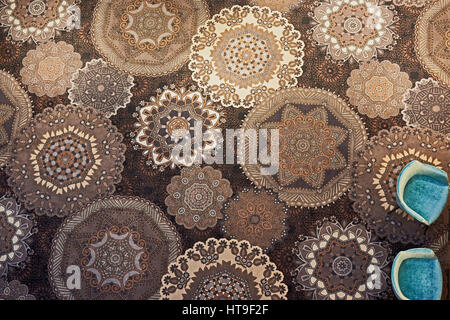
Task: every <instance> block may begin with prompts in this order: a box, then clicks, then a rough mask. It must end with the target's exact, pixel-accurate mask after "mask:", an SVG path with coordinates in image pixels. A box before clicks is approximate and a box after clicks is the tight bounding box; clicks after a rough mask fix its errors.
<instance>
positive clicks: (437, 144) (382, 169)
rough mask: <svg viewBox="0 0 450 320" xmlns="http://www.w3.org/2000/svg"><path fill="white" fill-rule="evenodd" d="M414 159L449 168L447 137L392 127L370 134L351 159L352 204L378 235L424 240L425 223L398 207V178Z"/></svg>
mask: <svg viewBox="0 0 450 320" xmlns="http://www.w3.org/2000/svg"><path fill="white" fill-rule="evenodd" d="M413 160H418V161H420V162H422V163H426V164H431V165H434V166H436V167H438V168H440V169H442V170H445V171H447V172H450V140H449V139H448V138H446V137H445V136H444V135H442V134H439V133H437V132H434V131H432V130H428V129H414V128H410V127H403V128H400V127H393V128H391V130H390V131H387V130H381V131H380V132H379V134H378V135H377V136H374V137H372V138H371V140H370V141H369V143H368V144H367V145H366V147H365V149H364V150H362V151H361V152H360V153H359V154H358V157H357V158H356V161H355V163H354V165H353V166H354V173H353V178H354V182H353V183H352V185H353V187H352V191H351V192H350V194H349V195H350V198H351V199H352V200H354V201H355V202H354V204H353V208H354V210H355V211H356V212H358V213H359V214H360V215H361V217H362V218H363V219H364V220H365V221H366V222H367V223H368V226H369V227H370V228H371V229H373V230H374V231H375V233H376V234H377V235H378V236H379V237H380V238H383V237H387V238H388V239H389V241H391V242H394V243H395V242H402V243H413V244H416V245H420V244H423V243H424V241H425V240H426V237H425V225H424V224H422V223H420V222H418V221H416V220H415V219H414V218H412V217H411V216H410V215H409V214H407V213H406V212H405V211H403V210H402V209H400V207H399V206H398V205H397V200H396V185H397V178H398V176H399V174H400V172H401V170H402V169H403V167H404V166H405V165H406V164H408V163H409V162H411V161H413Z"/></svg>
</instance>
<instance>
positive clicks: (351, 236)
mask: <svg viewBox="0 0 450 320" xmlns="http://www.w3.org/2000/svg"><path fill="white" fill-rule="evenodd" d="M293 253H294V254H295V255H296V257H297V259H298V262H299V266H298V267H297V268H296V269H295V271H294V272H293V276H295V278H294V284H296V285H297V290H305V291H307V292H308V293H309V294H311V295H312V298H313V299H315V300H367V299H370V298H373V297H376V296H378V295H379V294H380V293H381V292H383V291H385V290H386V289H387V287H388V286H387V282H386V279H387V278H388V276H387V274H386V266H387V263H388V261H387V257H388V249H386V248H385V247H384V246H383V244H382V243H376V242H372V241H371V234H370V232H369V231H367V230H366V228H365V227H364V226H363V225H362V224H353V223H350V224H349V225H347V226H346V227H345V228H343V227H342V226H341V225H340V224H339V223H338V222H335V221H325V222H324V223H323V224H322V225H321V226H319V227H318V228H317V230H316V235H315V236H314V237H304V240H303V241H301V242H297V243H296V244H295V247H294V249H293Z"/></svg>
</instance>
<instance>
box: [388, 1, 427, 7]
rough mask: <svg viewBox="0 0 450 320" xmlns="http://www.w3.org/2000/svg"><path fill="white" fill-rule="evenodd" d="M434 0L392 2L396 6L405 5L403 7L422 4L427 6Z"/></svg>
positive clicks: (421, 5) (420, 5)
mask: <svg viewBox="0 0 450 320" xmlns="http://www.w3.org/2000/svg"><path fill="white" fill-rule="evenodd" d="M434 1H435V0H393V1H392V2H393V3H394V4H395V5H396V6H405V7H417V8H421V7H424V6H428V5H429V4H431V3H433V2H434Z"/></svg>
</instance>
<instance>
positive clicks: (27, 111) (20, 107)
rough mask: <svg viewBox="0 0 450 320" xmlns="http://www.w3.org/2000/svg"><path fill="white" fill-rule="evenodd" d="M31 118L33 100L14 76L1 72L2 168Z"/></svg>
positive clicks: (0, 165) (0, 153) (0, 127)
mask: <svg viewBox="0 0 450 320" xmlns="http://www.w3.org/2000/svg"><path fill="white" fill-rule="evenodd" d="M31 116H32V107H31V100H30V98H29V96H28V94H27V93H26V91H25V90H24V89H22V87H21V85H20V83H19V82H18V81H17V80H16V79H15V78H14V77H13V76H12V75H10V74H9V73H8V72H6V71H2V70H0V167H3V166H4V165H6V164H7V163H8V161H9V159H10V158H11V155H12V151H11V150H12V147H13V145H12V141H14V140H15V138H16V136H17V134H18V133H19V131H20V129H22V128H24V127H25V126H26V125H27V124H28V122H29V121H30V120H31Z"/></svg>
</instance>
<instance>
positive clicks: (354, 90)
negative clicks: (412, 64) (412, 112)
mask: <svg viewBox="0 0 450 320" xmlns="http://www.w3.org/2000/svg"><path fill="white" fill-rule="evenodd" d="M347 84H348V85H349V88H348V89H347V96H348V97H349V98H350V103H351V104H354V105H355V106H357V107H358V111H359V112H360V113H362V114H365V115H367V116H368V117H369V118H375V117H381V118H383V119H387V118H390V117H393V116H396V115H398V113H399V111H400V109H403V107H404V105H403V101H402V99H403V94H404V93H405V92H406V91H407V90H408V89H409V88H411V86H412V83H411V81H409V76H408V74H407V73H406V72H401V71H400V67H399V65H398V64H396V63H392V62H389V61H387V60H384V61H382V62H378V61H375V60H372V61H370V62H367V63H363V64H361V65H360V67H359V69H355V70H352V72H351V75H350V77H349V78H348V79H347Z"/></svg>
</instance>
